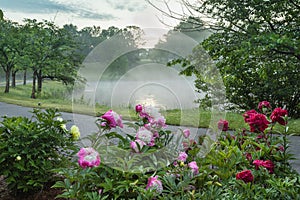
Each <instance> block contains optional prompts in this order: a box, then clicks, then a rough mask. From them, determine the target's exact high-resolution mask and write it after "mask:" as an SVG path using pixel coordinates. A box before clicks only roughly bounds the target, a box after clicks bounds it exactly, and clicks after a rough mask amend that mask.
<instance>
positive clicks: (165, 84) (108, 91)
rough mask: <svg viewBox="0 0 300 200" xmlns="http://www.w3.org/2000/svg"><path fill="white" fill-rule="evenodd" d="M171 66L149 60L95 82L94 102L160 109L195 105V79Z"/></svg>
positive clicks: (192, 106)
mask: <svg viewBox="0 0 300 200" xmlns="http://www.w3.org/2000/svg"><path fill="white" fill-rule="evenodd" d="M178 73H179V72H178V71H177V70H176V69H174V68H168V67H166V66H165V65H161V64H157V63H151V64H145V65H141V66H138V67H135V68H133V69H131V70H130V71H128V72H127V73H126V74H124V75H123V76H122V77H121V78H120V79H119V80H116V81H100V82H98V83H96V84H97V85H96V94H95V101H96V102H98V103H100V104H104V105H108V106H111V107H128V106H135V105H136V104H144V105H153V106H156V107H159V108H161V109H164V110H165V109H175V108H178V109H180V108H182V109H187V108H195V107H198V104H196V103H194V101H195V100H197V99H198V98H199V93H196V92H195V87H194V78H192V77H185V76H179V75H178Z"/></svg>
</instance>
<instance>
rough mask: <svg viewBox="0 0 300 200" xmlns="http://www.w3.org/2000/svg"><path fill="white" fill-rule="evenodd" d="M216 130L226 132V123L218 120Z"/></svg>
mask: <svg viewBox="0 0 300 200" xmlns="http://www.w3.org/2000/svg"><path fill="white" fill-rule="evenodd" d="M218 129H219V130H222V131H228V121H227V120H223V119H220V121H219V122H218Z"/></svg>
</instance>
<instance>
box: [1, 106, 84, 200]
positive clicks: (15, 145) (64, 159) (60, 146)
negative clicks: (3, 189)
mask: <svg viewBox="0 0 300 200" xmlns="http://www.w3.org/2000/svg"><path fill="white" fill-rule="evenodd" d="M79 137H80V132H79V129H78V127H76V126H73V127H72V128H71V130H67V128H66V121H65V120H63V119H62V118H61V116H60V114H59V113H58V112H57V110H55V109H47V110H45V111H42V110H40V109H34V110H33V112H32V117H31V118H26V117H3V120H2V121H1V122H0V152H1V153H0V175H3V176H4V180H5V182H6V184H7V186H8V188H9V189H10V191H11V193H12V195H13V196H16V199H23V198H25V197H26V195H30V194H31V193H36V192H39V191H41V190H44V189H45V188H47V186H48V187H49V184H51V185H53V184H54V182H55V181H56V180H57V178H58V177H57V176H56V173H55V172H53V171H52V170H53V168H59V167H68V163H69V162H70V161H71V160H72V158H73V156H72V155H73V154H75V153H76V152H77V151H78V149H79V147H78V145H77V139H78V138H79Z"/></svg>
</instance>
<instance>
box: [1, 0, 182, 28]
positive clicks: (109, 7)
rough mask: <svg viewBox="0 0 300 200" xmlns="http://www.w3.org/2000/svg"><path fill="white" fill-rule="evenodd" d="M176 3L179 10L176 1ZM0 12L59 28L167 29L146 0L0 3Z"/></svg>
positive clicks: (9, 0) (11, 0) (8, 0)
mask: <svg viewBox="0 0 300 200" xmlns="http://www.w3.org/2000/svg"><path fill="white" fill-rule="evenodd" d="M172 1H173V2H174V3H172V5H173V6H176V7H177V6H178V4H177V5H175V4H176V3H175V1H176V0H171V1H170V2H172ZM0 9H2V10H3V12H4V17H6V18H8V19H10V20H12V21H17V22H22V20H23V19H24V18H30V19H37V20H42V19H46V20H51V21H54V22H55V24H57V25H59V26H62V25H64V24H70V23H72V24H74V25H77V26H78V27H79V28H83V27H86V26H93V25H96V26H100V27H102V28H108V27H109V26H112V25H113V26H117V27H119V28H123V27H125V26H128V25H136V26H139V27H141V28H167V26H165V25H163V24H162V23H161V22H160V21H159V20H158V18H161V17H162V15H161V13H159V12H158V11H157V10H155V9H154V8H153V7H152V6H150V5H149V4H148V3H147V2H145V0H0ZM164 20H170V19H166V18H165V19H164ZM168 23H169V22H168ZM176 23H177V22H174V21H173V22H170V24H173V25H175V24H176Z"/></svg>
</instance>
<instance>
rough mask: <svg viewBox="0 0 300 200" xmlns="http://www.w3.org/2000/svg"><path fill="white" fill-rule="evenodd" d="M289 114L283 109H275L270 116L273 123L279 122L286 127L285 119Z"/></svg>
mask: <svg viewBox="0 0 300 200" xmlns="http://www.w3.org/2000/svg"><path fill="white" fill-rule="evenodd" d="M287 115H288V112H287V110H284V109H282V108H280V107H279V108H275V109H274V110H273V112H272V114H271V116H270V118H271V120H272V122H273V123H274V122H278V123H279V124H281V125H286V123H287V122H286V121H285V120H284V118H283V117H285V116H287Z"/></svg>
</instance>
